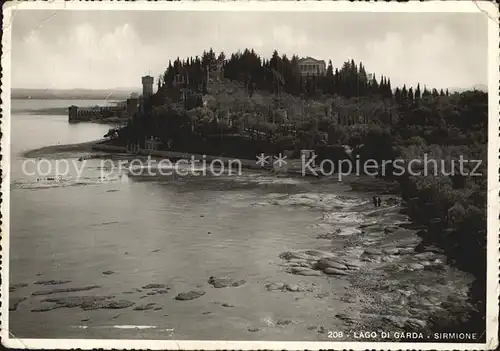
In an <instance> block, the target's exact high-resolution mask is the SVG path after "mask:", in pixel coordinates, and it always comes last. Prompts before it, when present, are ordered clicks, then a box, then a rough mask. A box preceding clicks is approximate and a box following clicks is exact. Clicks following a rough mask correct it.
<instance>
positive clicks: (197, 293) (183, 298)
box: [175, 290, 205, 301]
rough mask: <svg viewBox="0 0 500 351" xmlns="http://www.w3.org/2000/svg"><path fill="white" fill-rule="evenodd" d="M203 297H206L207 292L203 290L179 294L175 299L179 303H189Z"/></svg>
mask: <svg viewBox="0 0 500 351" xmlns="http://www.w3.org/2000/svg"><path fill="white" fill-rule="evenodd" d="M203 295H205V292H204V291H202V290H191V291H188V292H183V293H179V294H178V295H177V296H176V297H175V299H176V300H179V301H187V300H194V299H197V298H199V297H202V296H203Z"/></svg>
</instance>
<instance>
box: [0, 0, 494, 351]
mask: <svg viewBox="0 0 500 351" xmlns="http://www.w3.org/2000/svg"><path fill="white" fill-rule="evenodd" d="M12 9H15V10H28V9H29V10H42V9H43V10H64V9H66V10H115V11H123V10H130V11H143V10H157V11H160V10H169V11H187V10H189V11H297V12H299V11H300V12H302V11H309V12H310V11H335V12H341V11H344V12H357V11H359V12H422V13H425V12H427V13H428V12H443V13H445V12H470V13H478V12H479V11H480V9H481V10H482V11H483V12H484V13H485V14H484V15H485V16H487V14H489V16H490V18H492V19H491V20H489V21H488V23H489V24H488V40H489V41H488V77H489V81H488V92H489V101H488V104H489V125H488V126H489V135H488V211H487V215H488V220H487V221H488V222H487V228H488V234H487V240H488V252H487V267H488V268H487V303H486V304H487V321H486V329H487V330H486V336H487V342H486V344H462V343H397V342H387V343H381V342H379V343H377V342H329V341H318V342H291V341H227V340H221V341H202V340H198V341H191V340H190V341H188V340H101V339H69V340H65V339H17V338H13V337H11V335H10V334H9V332H8V330H7V329H5V327H6V326H7V327H8V325H9V310H8V306H9V303H8V301H9V299H8V298H9V291H8V284H5V282H8V281H9V250H8V248H9V235H8V233H9V203H10V198H9V191H10V167H9V160H10V86H11V81H10V78H11V77H10V68H11V57H10V54H11V52H10V50H11V46H10V44H11V30H12V27H11V21H12ZM498 18H499V16H498V8H497V7H496V6H495V4H494V3H492V2H484V1H476V2H473V1H426V2H417V1H415V2H413V1H410V2H409V3H396V2H382V3H381V2H377V3H366V2H354V3H351V2H347V1H338V2H337V1H335V2H324V1H302V2H294V1H272V2H267V1H237V2H224V1H220V2H218V1H201V2H187V1H182V2H145V1H135V2H123V1H122V2H87V1H85V2H64V1H61V0H54V1H51V2H10V3H6V4H5V3H4V5H3V38H2V47H3V54H2V73H3V79H2V93H1V97H2V110H3V118H2V126H1V127H2V131H3V133H4V134H3V138H2V140H1V146H2V155H3V156H4V157H3V160H2V162H1V167H2V173H3V178H2V187H1V190H2V197H3V201H2V204H1V206H0V209H1V213H2V227H1V229H2V230H1V232H2V237H1V241H0V243H1V246H2V267H1V277H2V282H4V284H2V286H1V294H2V295H1V300H2V306H1V327H2V329H1V332H0V336H1V339H2V344H3V345H4V346H6V347H9V348H20V349H24V348H33V349H47V348H50V349H54V348H57V349H73V348H78V349H93V348H103V349H152V350H158V349H181V350H183V349H205V350H216V349H223V350H224V349H238V350H255V349H273V350H283V349H294V350H297V349H308V350H319V349H351V350H365V349H384V350H401V349H422V350H431V349H433V350H447V349H455V350H487V349H495V348H496V347H497V345H498V296H499V282H498V273H499V269H498V268H499V251H498V250H499V245H498V244H499V227H500V226H499V220H498V215H499V213H500V199H499V191H500V186H499V180H498V179H499V172H498V169H499V161H498V151H499V148H500V143H499V111H500V110H499V104H498V100H499V94H498V84H499V77H500V75H499V71H498V69H499V64H500V60H499V49H498V48H499V30H498ZM494 19H496V21H495V20H494ZM6 234H7V235H6Z"/></svg>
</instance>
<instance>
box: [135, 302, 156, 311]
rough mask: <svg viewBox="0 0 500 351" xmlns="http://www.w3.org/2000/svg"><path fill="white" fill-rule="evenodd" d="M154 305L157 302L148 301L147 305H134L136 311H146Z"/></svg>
mask: <svg viewBox="0 0 500 351" xmlns="http://www.w3.org/2000/svg"><path fill="white" fill-rule="evenodd" d="M154 306H155V303H154V302H150V303H147V304H145V305H139V306H136V307H134V311H146V310H150V309H152V308H153V307H154Z"/></svg>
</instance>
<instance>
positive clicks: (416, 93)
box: [415, 83, 420, 100]
mask: <svg viewBox="0 0 500 351" xmlns="http://www.w3.org/2000/svg"><path fill="white" fill-rule="evenodd" d="M415 100H420V83H418V84H417V89H416V90H415Z"/></svg>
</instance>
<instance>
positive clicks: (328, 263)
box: [316, 258, 347, 270]
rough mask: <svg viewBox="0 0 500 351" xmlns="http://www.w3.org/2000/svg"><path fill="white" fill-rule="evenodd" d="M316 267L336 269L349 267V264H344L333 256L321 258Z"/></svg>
mask: <svg viewBox="0 0 500 351" xmlns="http://www.w3.org/2000/svg"><path fill="white" fill-rule="evenodd" d="M316 267H317V268H318V269H325V268H335V269H343V270H345V269H347V266H346V265H345V264H342V263H340V262H337V261H335V260H333V259H331V258H323V259H321V260H319V261H318V262H317V263H316Z"/></svg>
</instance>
